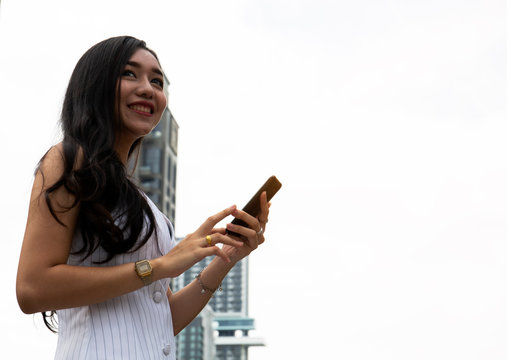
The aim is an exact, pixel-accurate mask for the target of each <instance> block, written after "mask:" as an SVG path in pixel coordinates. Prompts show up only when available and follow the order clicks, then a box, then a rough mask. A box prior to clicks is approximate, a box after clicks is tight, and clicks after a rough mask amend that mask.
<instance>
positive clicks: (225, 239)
mask: <svg viewBox="0 0 507 360" xmlns="http://www.w3.org/2000/svg"><path fill="white" fill-rule="evenodd" d="M213 237H214V238H215V240H214V243H215V244H218V243H220V244H224V245H231V246H234V247H240V246H243V241H239V240H238V239H235V238H233V237H231V236H227V235H222V234H215V235H213Z"/></svg>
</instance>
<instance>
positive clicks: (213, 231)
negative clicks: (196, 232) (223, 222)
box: [210, 228, 225, 235]
mask: <svg viewBox="0 0 507 360" xmlns="http://www.w3.org/2000/svg"><path fill="white" fill-rule="evenodd" d="M210 233H211V234H223V235H225V228H213V229H211V231H210Z"/></svg>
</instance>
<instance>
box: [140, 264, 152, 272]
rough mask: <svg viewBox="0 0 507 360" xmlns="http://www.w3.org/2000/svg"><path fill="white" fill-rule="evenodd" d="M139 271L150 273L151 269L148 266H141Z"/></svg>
mask: <svg viewBox="0 0 507 360" xmlns="http://www.w3.org/2000/svg"><path fill="white" fill-rule="evenodd" d="M139 271H140V272H142V273H145V272H148V271H150V267H149V266H148V264H141V265H139Z"/></svg>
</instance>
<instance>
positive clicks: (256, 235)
mask: <svg viewBox="0 0 507 360" xmlns="http://www.w3.org/2000/svg"><path fill="white" fill-rule="evenodd" d="M260 204H261V212H260V214H259V215H258V216H257V217H253V216H252V215H249V214H248V213H246V212H244V211H241V210H238V209H235V210H234V211H233V212H232V213H231V214H232V215H233V216H234V217H236V218H238V219H240V220H243V221H244V222H245V223H247V224H248V227H244V226H240V225H235V224H230V223H229V224H227V229H228V230H230V231H233V232H235V233H237V234H240V235H241V236H242V240H243V242H244V245H243V246H242V247H232V246H228V244H225V243H224V247H223V248H222V251H223V252H224V253H226V254H227V255H228V256H229V258H230V259H231V261H233V262H238V261H239V260H241V259H243V258H244V257H246V256H248V255H249V254H250V253H251V252H252V251H253V250H255V249H257V247H258V246H259V245H261V244H262V243H263V242H264V240H265V238H264V232H265V231H266V224H267V223H268V216H269V206H270V205H271V204H270V203H268V201H267V195H266V192H265V191H264V192H263V193H262V194H261V196H260ZM231 237H232V238H234V239H237V238H235V237H234V236H231Z"/></svg>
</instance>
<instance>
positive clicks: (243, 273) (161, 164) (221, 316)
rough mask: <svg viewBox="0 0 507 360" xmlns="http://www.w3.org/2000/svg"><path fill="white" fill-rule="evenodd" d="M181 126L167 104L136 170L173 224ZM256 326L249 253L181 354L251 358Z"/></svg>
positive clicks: (182, 339)
mask: <svg viewBox="0 0 507 360" xmlns="http://www.w3.org/2000/svg"><path fill="white" fill-rule="evenodd" d="M0 1H1V0H0ZM164 80H165V82H166V83H167V84H169V81H168V80H167V78H165V77H164ZM166 96H167V93H166ZM178 128H179V127H178V123H177V122H176V120H175V119H174V117H173V116H172V114H171V111H170V110H169V107H167V108H166V109H165V111H164V113H163V115H162V119H161V120H160V123H159V124H158V125H157V126H156V127H155V129H153V131H152V132H151V133H150V134H149V135H147V136H145V138H144V141H143V146H142V147H141V150H140V152H139V154H138V157H137V167H136V170H135V173H134V177H135V178H137V181H138V183H139V185H140V187H141V188H142V189H143V191H144V192H145V193H146V194H147V195H148V196H149V197H150V199H151V200H152V201H153V202H154V203H155V204H156V205H157V207H158V208H159V209H160V210H161V211H162V212H163V213H164V214H166V216H167V217H168V218H169V220H171V222H172V223H173V224H174V219H175V215H176V196H175V195H176V169H177V154H178ZM131 165H134V164H131ZM180 240H181V239H180ZM210 261H211V259H210V258H207V259H204V260H203V261H201V262H199V263H197V264H196V265H194V266H193V267H192V268H191V269H189V270H188V271H186V272H184V273H183V274H182V275H181V276H180V277H178V278H176V279H173V282H172V284H171V288H172V289H173V291H177V290H179V289H181V288H182V287H184V286H185V285H187V284H189V283H190V282H191V281H193V280H194V278H195V276H196V275H197V274H198V273H199V272H200V271H201V270H202V269H203V268H204V267H206V266H207V265H208V264H209V262H210ZM253 329H254V319H252V318H249V317H248V258H247V259H244V260H242V261H241V262H239V263H238V264H236V266H234V268H232V269H231V271H230V272H229V274H227V276H226V278H225V279H224V282H223V284H222V291H217V292H216V293H215V296H214V297H213V298H212V299H211V300H210V302H209V304H208V305H207V306H206V307H205V308H204V309H203V311H201V313H200V314H199V316H198V317H197V318H196V319H194V320H193V321H192V322H191V323H190V324H189V325H188V326H187V327H186V328H185V329H184V330H183V331H182V332H181V333H180V334H178V336H177V338H176V339H177V356H178V359H179V360H247V359H248V347H250V346H264V345H265V343H264V340H263V339H260V338H253V337H250V336H249V333H248V332H249V331H250V330H253Z"/></svg>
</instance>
